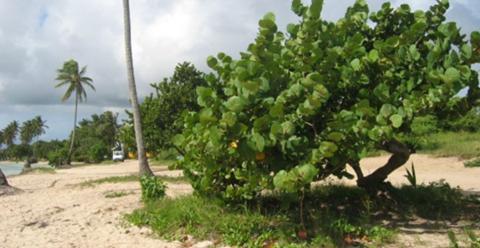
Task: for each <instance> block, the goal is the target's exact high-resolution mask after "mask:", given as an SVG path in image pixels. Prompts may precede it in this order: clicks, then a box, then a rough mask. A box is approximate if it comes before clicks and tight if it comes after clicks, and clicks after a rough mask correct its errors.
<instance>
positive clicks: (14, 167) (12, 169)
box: [0, 163, 23, 177]
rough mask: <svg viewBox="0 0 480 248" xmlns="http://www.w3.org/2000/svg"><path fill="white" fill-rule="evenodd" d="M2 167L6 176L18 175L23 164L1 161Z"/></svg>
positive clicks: (0, 166)
mask: <svg viewBox="0 0 480 248" xmlns="http://www.w3.org/2000/svg"><path fill="white" fill-rule="evenodd" d="M0 169H2V171H3V174H5V176H7V177H8V176H13V175H18V174H20V172H22V169H23V164H9V163H0Z"/></svg>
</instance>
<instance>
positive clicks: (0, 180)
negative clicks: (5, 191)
mask: <svg viewBox="0 0 480 248" xmlns="http://www.w3.org/2000/svg"><path fill="white" fill-rule="evenodd" d="M0 186H10V185H9V184H8V181H7V177H6V176H5V174H3V171H2V169H0Z"/></svg>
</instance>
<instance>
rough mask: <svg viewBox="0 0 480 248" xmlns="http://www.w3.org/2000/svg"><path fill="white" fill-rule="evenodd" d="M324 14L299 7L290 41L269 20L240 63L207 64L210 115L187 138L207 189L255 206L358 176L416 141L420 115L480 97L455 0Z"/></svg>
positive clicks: (201, 116)
mask: <svg viewBox="0 0 480 248" xmlns="http://www.w3.org/2000/svg"><path fill="white" fill-rule="evenodd" d="M322 6H323V1H322V0H313V1H312V4H311V5H310V6H305V5H303V4H302V2H301V1H300V0H293V1H292V10H293V11H294V12H295V13H296V14H297V15H298V16H299V17H300V18H301V20H300V22H299V23H297V24H289V25H288V26H287V32H286V33H283V32H281V31H279V30H278V28H277V25H276V23H275V16H274V14H272V13H268V14H266V15H265V16H264V18H263V19H261V20H260V21H259V26H260V27H259V33H258V36H257V38H256V39H255V41H254V42H253V43H252V44H250V45H249V47H248V49H247V51H245V52H242V53H241V58H240V59H238V60H235V59H232V57H230V56H227V55H225V54H224V53H220V54H218V56H217V57H209V58H208V59H207V64H208V65H209V67H211V68H212V69H213V70H214V71H215V73H212V74H210V75H208V76H207V81H208V84H209V86H208V87H198V88H197V94H198V104H199V105H200V106H201V109H200V110H199V111H196V112H190V113H189V114H188V116H186V118H185V127H186V128H185V130H184V133H183V134H182V135H178V136H176V144H177V145H178V146H180V147H181V148H182V149H183V150H184V151H185V156H184V158H183V160H182V161H181V162H180V166H182V167H183V169H184V172H185V175H186V176H188V177H189V178H190V180H191V181H192V185H193V187H194V188H195V189H196V190H197V191H198V192H200V193H204V194H216V195H220V196H222V197H224V198H227V199H251V198H253V197H255V196H256V195H258V194H259V193H260V192H261V191H262V190H264V189H277V190H283V191H289V192H296V191H299V190H301V189H302V188H304V187H308V185H309V184H310V183H311V182H312V181H314V180H321V179H324V178H325V177H327V176H329V175H336V176H338V177H342V176H347V177H350V176H351V175H349V174H348V173H347V172H346V171H345V167H346V165H347V164H348V163H351V162H358V161H359V160H360V159H361V158H362V157H364V156H365V155H366V152H367V150H368V148H370V147H372V146H376V145H380V144H382V143H384V142H388V141H389V140H392V139H395V138H396V137H398V136H400V135H403V134H406V133H410V132H411V128H410V125H411V123H412V120H413V118H414V116H416V115H424V114H426V113H436V111H437V110H438V109H441V108H442V107H444V106H446V105H448V104H449V102H450V100H451V99H452V97H454V96H455V95H457V93H458V92H459V91H460V90H462V89H464V88H466V87H469V91H468V95H467V97H465V98H464V101H465V102H466V105H468V106H469V107H470V108H471V106H472V105H473V103H474V100H475V99H478V96H479V88H478V84H479V81H478V73H477V72H475V71H473V70H472V64H475V63H478V62H479V61H480V33H479V32H473V33H472V34H471V35H470V40H469V41H467V38H466V36H465V35H463V34H461V33H460V29H459V28H458V27H457V25H456V24H455V23H454V22H445V16H444V15H445V12H446V10H447V8H448V6H449V4H448V1H444V0H443V1H438V2H437V4H436V5H434V6H432V7H431V8H430V9H429V10H428V11H412V10H411V9H410V7H409V6H408V5H406V4H404V5H401V6H400V7H398V8H396V9H394V8H392V6H391V5H390V3H385V4H383V6H382V8H381V9H380V10H379V11H378V12H373V13H370V12H369V9H368V6H367V4H366V2H365V1H364V0H358V1H356V3H355V4H354V5H353V6H351V7H349V8H348V9H347V11H346V14H345V16H344V17H343V18H341V19H340V20H338V21H337V22H329V21H325V20H323V19H321V10H322Z"/></svg>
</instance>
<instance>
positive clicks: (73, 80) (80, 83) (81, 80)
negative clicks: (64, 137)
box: [55, 59, 95, 164]
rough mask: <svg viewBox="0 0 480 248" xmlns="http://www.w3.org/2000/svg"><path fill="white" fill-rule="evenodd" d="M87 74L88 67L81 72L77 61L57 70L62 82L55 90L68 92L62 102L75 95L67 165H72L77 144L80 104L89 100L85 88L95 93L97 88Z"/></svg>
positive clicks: (67, 62)
mask: <svg viewBox="0 0 480 248" xmlns="http://www.w3.org/2000/svg"><path fill="white" fill-rule="evenodd" d="M86 72H87V67H86V66H84V67H82V69H81V70H79V67H78V63H77V61H75V60H73V59H71V60H68V61H66V62H65V63H64V64H63V67H62V68H60V69H58V70H57V73H58V75H57V78H56V80H57V81H60V83H59V84H57V85H56V86H55V88H58V87H62V86H67V91H65V94H64V95H63V97H62V102H64V101H66V100H68V99H69V98H70V96H71V95H72V94H73V93H75V112H74V118H73V131H72V136H71V139H70V149H69V151H68V157H67V164H70V160H71V159H72V152H73V145H74V143H75V129H76V127H77V110H78V103H79V102H83V101H85V100H86V99H87V92H86V91H85V88H84V86H85V85H86V86H88V87H90V88H91V89H92V90H94V91H95V87H93V84H92V82H93V80H92V79H91V78H89V77H86V76H85V74H86Z"/></svg>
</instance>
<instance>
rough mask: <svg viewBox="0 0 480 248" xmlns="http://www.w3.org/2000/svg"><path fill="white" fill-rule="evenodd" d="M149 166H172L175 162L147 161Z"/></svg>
mask: <svg viewBox="0 0 480 248" xmlns="http://www.w3.org/2000/svg"><path fill="white" fill-rule="evenodd" d="M149 162H150V166H168V167H170V166H172V165H173V164H174V163H175V160H172V159H154V160H151V161H149Z"/></svg>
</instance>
